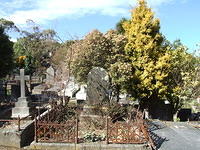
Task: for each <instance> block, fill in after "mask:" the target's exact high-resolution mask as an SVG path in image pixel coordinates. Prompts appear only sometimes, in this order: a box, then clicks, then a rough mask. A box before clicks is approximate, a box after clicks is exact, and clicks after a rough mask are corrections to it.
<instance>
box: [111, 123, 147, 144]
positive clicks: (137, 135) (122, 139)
mask: <svg viewBox="0 0 200 150" xmlns="http://www.w3.org/2000/svg"><path fill="white" fill-rule="evenodd" d="M146 131H147V129H146V128H145V126H144V125H143V124H142V123H139V122H115V123H112V122H110V121H109V123H108V131H107V132H108V143H121V144H142V143H147V142H148V136H147V132H146Z"/></svg>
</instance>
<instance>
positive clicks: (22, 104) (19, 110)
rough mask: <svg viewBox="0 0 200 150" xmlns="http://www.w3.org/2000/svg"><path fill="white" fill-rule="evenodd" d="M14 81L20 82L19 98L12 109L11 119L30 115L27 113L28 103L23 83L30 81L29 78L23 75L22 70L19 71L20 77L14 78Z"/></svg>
mask: <svg viewBox="0 0 200 150" xmlns="http://www.w3.org/2000/svg"><path fill="white" fill-rule="evenodd" d="M15 79H16V80H20V93H21V96H20V97H19V98H18V101H17V102H16V103H15V107H14V108H13V109H12V118H17V117H20V118H22V117H26V116H28V115H29V114H30V112H29V102H28V100H27V97H26V92H25V81H26V80H30V77H29V76H25V75H24V69H20V76H16V78H15Z"/></svg>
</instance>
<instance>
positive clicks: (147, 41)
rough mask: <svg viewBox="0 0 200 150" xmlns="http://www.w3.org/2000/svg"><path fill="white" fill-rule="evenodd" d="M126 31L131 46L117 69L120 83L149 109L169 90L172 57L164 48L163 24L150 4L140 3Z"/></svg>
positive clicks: (127, 46)
mask: <svg viewBox="0 0 200 150" xmlns="http://www.w3.org/2000/svg"><path fill="white" fill-rule="evenodd" d="M123 27H124V29H125V36H126V37H127V40H128V43H127V44H126V46H125V60H124V61H122V62H120V63H119V64H118V66H116V68H118V69H117V70H118V74H119V77H120V78H118V79H116V82H119V83H118V84H120V83H121V85H123V89H124V90H125V91H126V92H127V93H129V94H130V95H131V97H132V98H134V99H136V98H138V99H140V100H141V101H140V102H141V103H143V102H144V103H146V104H147V105H149V104H150V102H151V103H152V101H156V100H158V99H160V97H163V96H165V94H166V93H167V88H168V87H167V83H166V78H167V76H168V70H169V67H170V63H169V62H170V57H171V56H170V55H169V54H168V52H167V49H164V48H162V43H163V36H162V35H161V33H160V31H159V30H160V22H159V20H158V19H155V18H154V13H153V12H152V10H151V8H149V7H148V6H147V3H146V1H145V0H139V3H138V6H137V7H136V8H134V9H133V10H132V15H131V19H130V20H129V21H127V22H125V23H124V26H123Z"/></svg>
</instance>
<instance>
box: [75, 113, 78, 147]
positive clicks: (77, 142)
mask: <svg viewBox="0 0 200 150" xmlns="http://www.w3.org/2000/svg"><path fill="white" fill-rule="evenodd" d="M75 142H76V144H78V115H77V114H76V141H75Z"/></svg>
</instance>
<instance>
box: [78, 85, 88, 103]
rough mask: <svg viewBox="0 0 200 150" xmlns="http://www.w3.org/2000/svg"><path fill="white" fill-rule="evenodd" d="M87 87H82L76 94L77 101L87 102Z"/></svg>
mask: <svg viewBox="0 0 200 150" xmlns="http://www.w3.org/2000/svg"><path fill="white" fill-rule="evenodd" d="M86 96H87V93H86V85H81V87H80V90H79V91H78V92H77V93H76V99H77V100H86Z"/></svg>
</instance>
